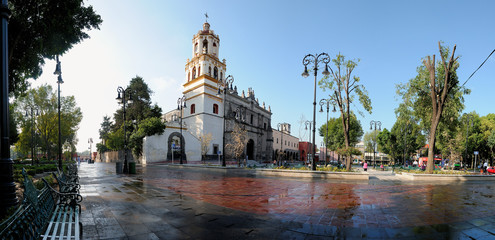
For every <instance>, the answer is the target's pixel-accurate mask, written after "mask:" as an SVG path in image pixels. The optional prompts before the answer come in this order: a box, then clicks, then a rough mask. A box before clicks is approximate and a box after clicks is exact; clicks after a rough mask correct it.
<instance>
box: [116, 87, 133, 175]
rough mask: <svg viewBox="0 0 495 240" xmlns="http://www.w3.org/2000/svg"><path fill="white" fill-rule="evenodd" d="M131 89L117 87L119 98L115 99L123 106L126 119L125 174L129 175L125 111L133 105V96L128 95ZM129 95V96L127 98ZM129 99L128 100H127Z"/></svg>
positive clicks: (125, 133) (125, 132)
mask: <svg viewBox="0 0 495 240" xmlns="http://www.w3.org/2000/svg"><path fill="white" fill-rule="evenodd" d="M128 89H129V88H126V89H124V88H123V87H120V86H119V87H117V94H118V95H117V98H115V100H117V103H118V104H122V108H123V114H122V115H123V117H124V171H123V172H124V173H129V168H128V166H127V131H126V128H127V127H126V123H125V119H126V118H125V114H126V111H125V107H126V105H128V104H132V98H131V94H126V92H127V90H128ZM127 95H129V96H128V97H127ZM126 98H127V99H126Z"/></svg>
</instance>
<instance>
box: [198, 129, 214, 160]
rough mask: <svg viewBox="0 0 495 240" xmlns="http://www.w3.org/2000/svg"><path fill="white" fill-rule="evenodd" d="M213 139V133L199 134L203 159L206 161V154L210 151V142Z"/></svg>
mask: <svg viewBox="0 0 495 240" xmlns="http://www.w3.org/2000/svg"><path fill="white" fill-rule="evenodd" d="M211 140H213V136H212V135H211V133H207V134H203V135H200V136H199V142H200V143H201V160H202V161H206V154H208V152H209V151H210V143H211Z"/></svg>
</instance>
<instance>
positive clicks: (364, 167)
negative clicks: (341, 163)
mask: <svg viewBox="0 0 495 240" xmlns="http://www.w3.org/2000/svg"><path fill="white" fill-rule="evenodd" d="M363 169H364V171H365V172H366V171H368V163H367V162H364V163H363Z"/></svg>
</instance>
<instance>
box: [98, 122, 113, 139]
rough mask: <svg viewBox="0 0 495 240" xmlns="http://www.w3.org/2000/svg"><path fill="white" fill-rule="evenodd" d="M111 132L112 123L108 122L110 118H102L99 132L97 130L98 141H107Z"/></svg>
mask: <svg viewBox="0 0 495 240" xmlns="http://www.w3.org/2000/svg"><path fill="white" fill-rule="evenodd" d="M111 130H112V122H111V120H110V117H109V116H104V117H103V122H102V123H101V124H100V130H98V132H99V134H100V139H102V140H107V139H108V134H110V131H111Z"/></svg>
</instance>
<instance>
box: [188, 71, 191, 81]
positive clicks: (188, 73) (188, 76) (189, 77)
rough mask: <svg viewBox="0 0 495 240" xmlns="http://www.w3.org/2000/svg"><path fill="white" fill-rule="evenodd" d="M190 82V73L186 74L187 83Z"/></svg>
mask: <svg viewBox="0 0 495 240" xmlns="http://www.w3.org/2000/svg"><path fill="white" fill-rule="evenodd" d="M190 80H191V73H190V72H187V81H188V82H189V81H190Z"/></svg>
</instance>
